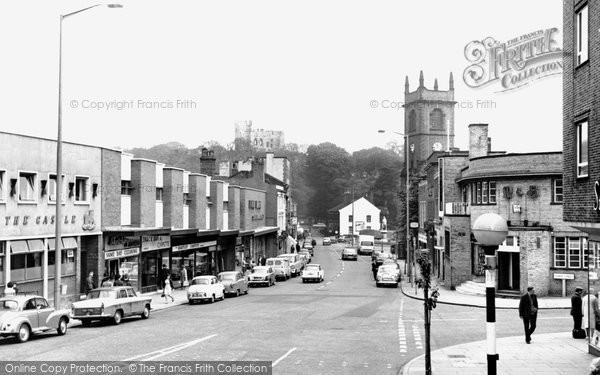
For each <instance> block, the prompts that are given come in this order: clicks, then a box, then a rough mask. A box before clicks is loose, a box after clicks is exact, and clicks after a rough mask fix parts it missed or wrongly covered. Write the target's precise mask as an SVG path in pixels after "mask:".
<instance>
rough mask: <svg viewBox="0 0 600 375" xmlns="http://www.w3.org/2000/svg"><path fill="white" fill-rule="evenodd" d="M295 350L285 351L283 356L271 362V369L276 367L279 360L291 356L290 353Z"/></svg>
mask: <svg viewBox="0 0 600 375" xmlns="http://www.w3.org/2000/svg"><path fill="white" fill-rule="evenodd" d="M296 349H297V348H291V349H290V350H288V351H287V353H285V354H284V355H282V356H281V357H279V358H277V360H276V361H275V362H273V366H271V367H275V366H277V364H278V363H279V362H281V360H283V359H285V358H286V357H287V356H288V355H290V354H292V352H294V350H296Z"/></svg>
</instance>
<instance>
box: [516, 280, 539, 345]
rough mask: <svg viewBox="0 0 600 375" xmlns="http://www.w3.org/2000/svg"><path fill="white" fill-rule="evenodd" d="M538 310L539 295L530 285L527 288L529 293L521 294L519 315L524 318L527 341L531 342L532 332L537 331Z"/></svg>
mask: <svg viewBox="0 0 600 375" xmlns="http://www.w3.org/2000/svg"><path fill="white" fill-rule="evenodd" d="M537 312H538V301H537V296H536V295H535V292H534V290H533V287H532V286H530V287H528V288H527V293H525V294H523V295H522V296H521V301H520V302H519V317H520V318H521V319H523V326H524V327H525V342H526V343H528V344H529V343H530V342H531V334H532V333H533V331H535V324H536V321H537Z"/></svg>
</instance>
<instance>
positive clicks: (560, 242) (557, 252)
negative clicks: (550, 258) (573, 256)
mask: <svg viewBox="0 0 600 375" xmlns="http://www.w3.org/2000/svg"><path fill="white" fill-rule="evenodd" d="M566 254H567V251H566V239H565V237H555V238H554V267H556V268H566V267H567V255H566Z"/></svg>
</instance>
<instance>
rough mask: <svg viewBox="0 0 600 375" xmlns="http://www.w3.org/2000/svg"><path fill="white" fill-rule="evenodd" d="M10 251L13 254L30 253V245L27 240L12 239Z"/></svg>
mask: <svg viewBox="0 0 600 375" xmlns="http://www.w3.org/2000/svg"><path fill="white" fill-rule="evenodd" d="M10 252H11V254H22V253H28V252H29V247H27V241H11V243H10Z"/></svg>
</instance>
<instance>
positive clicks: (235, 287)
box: [217, 271, 248, 296]
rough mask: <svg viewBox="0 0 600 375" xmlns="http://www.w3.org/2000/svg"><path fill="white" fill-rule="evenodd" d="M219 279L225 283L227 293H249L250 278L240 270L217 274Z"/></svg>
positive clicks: (237, 294)
mask: <svg viewBox="0 0 600 375" xmlns="http://www.w3.org/2000/svg"><path fill="white" fill-rule="evenodd" d="M217 279H219V281H220V282H221V284H223V288H224V291H225V294H235V295H236V296H239V295H240V294H242V293H244V294H248V279H246V278H245V277H244V275H242V273H241V272H239V271H226V272H221V273H219V274H218V275H217Z"/></svg>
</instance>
